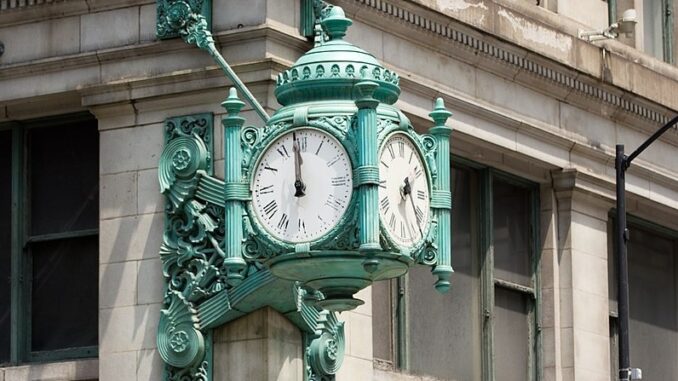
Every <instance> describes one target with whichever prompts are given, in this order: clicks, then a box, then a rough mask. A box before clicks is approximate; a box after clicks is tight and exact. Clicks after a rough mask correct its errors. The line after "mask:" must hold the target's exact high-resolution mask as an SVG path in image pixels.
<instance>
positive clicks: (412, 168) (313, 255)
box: [158, 0, 452, 381]
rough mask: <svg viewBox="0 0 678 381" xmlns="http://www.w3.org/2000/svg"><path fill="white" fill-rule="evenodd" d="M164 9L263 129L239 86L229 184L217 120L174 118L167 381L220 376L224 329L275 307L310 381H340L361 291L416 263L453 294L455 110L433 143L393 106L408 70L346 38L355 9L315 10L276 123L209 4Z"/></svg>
mask: <svg viewBox="0 0 678 381" xmlns="http://www.w3.org/2000/svg"><path fill="white" fill-rule="evenodd" d="M163 3H164V4H163V6H162V7H159V9H162V12H161V13H160V12H159V25H161V26H162V27H160V26H159V31H162V32H163V33H164V34H168V31H169V32H172V33H176V34H178V35H181V36H183V37H184V38H185V39H186V40H187V41H188V42H191V43H195V44H197V45H198V46H199V47H201V48H203V49H206V50H207V51H208V52H210V54H212V55H213V56H214V57H215V58H216V60H217V63H219V65H220V66H221V67H222V68H223V69H224V71H225V73H226V74H227V76H228V77H229V78H231V79H232V80H233V82H234V84H235V85H236V87H237V88H238V89H239V90H240V92H241V94H243V95H244V97H245V99H246V100H247V101H248V102H249V103H250V104H251V105H252V107H253V108H254V109H255V111H257V113H258V114H259V116H260V117H261V118H262V119H263V121H264V125H263V126H262V127H256V126H244V125H243V124H244V119H243V118H242V117H240V116H239V112H240V110H241V109H242V107H243V106H244V103H243V102H242V101H240V100H239V99H238V97H237V94H236V90H235V88H233V89H231V91H230V94H229V97H228V98H227V99H226V101H224V102H223V104H222V105H223V106H224V108H225V109H226V110H227V112H228V115H227V116H225V117H224V118H223V129H224V134H223V135H224V144H223V146H224V158H225V169H224V179H218V178H216V177H215V176H214V175H213V172H212V166H213V164H212V157H213V153H212V148H211V147H212V143H213V142H212V136H213V134H212V131H211V125H210V123H211V122H210V121H211V119H210V118H211V117H210V115H192V116H184V117H175V118H171V119H169V120H168V121H167V123H166V147H165V150H164V151H163V154H162V157H161V160H160V168H159V177H160V184H161V189H162V192H163V194H165V195H166V196H167V199H168V207H167V211H166V214H167V223H166V229H165V236H164V244H163V246H162V248H161V250H160V255H161V258H162V261H163V267H164V274H165V278H166V280H167V287H166V293H165V302H164V304H165V307H164V309H163V311H162V314H161V318H160V327H159V332H158V350H159V352H160V354H161V357H162V358H163V360H164V361H165V363H166V364H167V370H166V372H165V378H166V379H167V380H182V381H183V380H206V381H207V380H211V369H212V359H211V356H212V354H211V332H212V330H213V329H214V328H216V327H218V326H219V325H221V324H224V323H226V322H228V321H230V320H233V319H235V318H237V317H240V316H242V315H244V314H246V313H248V312H250V311H253V310H255V309H257V308H260V307H262V306H272V307H273V308H275V309H277V310H278V311H280V312H281V313H283V314H285V316H287V317H288V318H289V319H290V320H291V321H292V322H294V323H295V324H296V325H297V326H299V328H300V329H301V331H302V332H303V334H304V344H305V348H306V349H305V367H306V379H308V380H329V379H333V377H334V376H333V375H334V373H335V372H336V371H337V370H338V368H339V366H340V365H341V361H342V358H343V347H344V340H343V323H342V322H341V321H339V320H338V319H337V316H336V314H335V311H345V310H350V309H352V308H355V307H357V306H359V305H360V304H362V303H363V302H362V301H361V300H359V299H357V298H356V297H355V294H356V293H357V292H358V291H360V290H361V289H364V288H365V287H367V286H369V285H370V284H372V283H373V282H375V281H379V280H384V279H391V278H394V277H398V276H401V275H403V274H405V273H406V272H407V270H408V269H409V268H410V267H411V266H413V265H415V264H423V265H428V266H432V268H433V273H434V275H435V276H436V277H437V280H436V282H435V287H436V288H437V289H438V290H439V291H442V292H444V291H446V290H447V289H448V288H449V285H450V283H449V279H450V275H451V273H452V267H451V258H450V209H451V196H450V188H449V181H450V178H449V176H450V175H449V170H450V169H449V136H450V133H451V129H450V128H449V127H446V126H445V121H446V120H447V118H448V117H449V116H450V115H451V114H450V113H449V112H448V111H446V110H445V108H444V105H443V103H442V99H438V100H437V101H436V107H435V109H434V111H433V112H432V113H431V117H432V119H433V120H434V124H435V125H434V127H433V128H431V130H430V133H429V134H427V135H422V134H418V133H417V132H416V131H415V130H414V128H413V126H412V124H411V122H410V120H409V119H408V118H407V117H406V116H405V115H404V114H403V113H402V112H401V111H400V110H399V109H398V108H397V107H395V106H394V103H395V102H396V101H397V100H398V96H399V95H400V88H399V77H398V75H397V74H396V73H395V72H393V71H391V70H389V69H387V68H385V67H383V66H382V65H381V64H380V63H379V62H378V61H377V60H376V59H375V58H374V56H372V55H371V54H369V53H367V52H365V51H364V50H362V49H360V48H358V47H356V46H354V45H352V44H350V43H348V42H347V41H345V40H344V36H345V34H346V30H347V28H348V27H349V26H350V25H351V21H350V20H349V19H347V18H346V17H345V15H344V12H343V11H342V9H341V8H339V7H333V6H331V5H328V4H325V3H323V2H320V1H308V0H303V1H302V5H304V6H305V7H306V8H308V7H310V8H311V9H312V10H313V12H311V13H312V14H313V15H314V16H313V19H314V20H315V27H314V30H315V46H314V47H313V48H312V49H311V50H309V51H308V52H307V53H306V54H304V55H303V56H302V57H301V58H300V59H299V60H298V61H297V62H296V63H295V64H294V65H293V66H292V67H290V68H289V69H288V70H285V71H283V72H282V73H280V74H279V75H278V78H277V83H276V90H275V95H276V97H277V100H278V102H279V103H280V104H281V105H282V107H281V108H280V109H278V110H277V111H276V112H275V113H274V114H273V115H272V116H270V117H269V116H268V115H267V114H266V113H265V111H264V110H263V108H262V107H261V106H260V105H259V103H258V102H257V101H256V99H254V97H253V96H252V95H251V93H250V92H249V91H248V90H247V88H246V87H245V86H244V85H243V84H242V82H240V80H239V79H238V78H237V76H236V75H235V73H234V72H233V71H232V70H231V69H230V67H229V66H228V64H227V63H226V61H225V60H223V58H222V57H221V56H220V55H219V53H218V51H217V50H216V48H215V46H214V42H213V40H212V37H211V34H210V33H209V31H208V30H207V23H206V22H205V20H204V18H203V17H202V16H201V15H200V14H199V13H198V8H199V7H198V6H197V5H196V4H197V3H196V4H194V3H190V4H189V3H185V2H183V1H165V2H163ZM200 6H204V4H202V3H200ZM169 34H170V35H171V33H169Z"/></svg>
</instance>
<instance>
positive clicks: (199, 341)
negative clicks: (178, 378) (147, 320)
mask: <svg viewBox="0 0 678 381" xmlns="http://www.w3.org/2000/svg"><path fill="white" fill-rule="evenodd" d="M170 300H171V301H170V303H169V307H167V308H166V309H163V310H162V311H161V315H160V324H159V326H158V338H157V344H158V352H159V353H160V357H162V359H163V360H164V361H165V362H166V363H167V364H170V365H172V366H174V367H177V368H186V367H190V366H193V365H196V364H198V363H200V362H201V361H202V359H203V357H204V354H205V340H204V338H203V335H202V333H201V332H200V331H199V330H198V328H197V326H198V321H197V318H196V317H195V315H196V312H197V311H196V310H195V309H194V308H193V307H191V304H190V303H189V302H187V301H186V300H185V299H184V298H183V297H182V296H181V295H179V294H176V293H170Z"/></svg>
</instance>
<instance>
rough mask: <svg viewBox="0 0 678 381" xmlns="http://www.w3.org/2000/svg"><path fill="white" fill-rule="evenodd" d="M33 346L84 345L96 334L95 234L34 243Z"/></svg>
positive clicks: (94, 340)
mask: <svg viewBox="0 0 678 381" xmlns="http://www.w3.org/2000/svg"><path fill="white" fill-rule="evenodd" d="M31 247H32V254H33V294H32V303H33V304H32V309H33V310H32V321H33V328H32V345H31V349H32V350H33V351H46V350H54V349H62V348H74V347H83V346H90V345H96V344H97V338H98V332H97V330H98V322H97V317H98V291H97V290H98V279H99V276H98V274H99V266H98V259H99V255H98V237H97V236H91V237H83V238H74V239H67V240H59V241H51V242H42V243H36V244H32V245H31Z"/></svg>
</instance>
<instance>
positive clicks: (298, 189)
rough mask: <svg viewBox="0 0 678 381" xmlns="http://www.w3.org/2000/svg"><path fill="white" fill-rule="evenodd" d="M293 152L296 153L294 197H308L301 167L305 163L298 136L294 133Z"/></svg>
mask: <svg viewBox="0 0 678 381" xmlns="http://www.w3.org/2000/svg"><path fill="white" fill-rule="evenodd" d="M292 151H293V152H294V189H295V192H294V197H303V196H305V195H306V193H305V191H306V184H304V182H303V181H302V180H301V165H302V164H303V163H304V161H303V160H302V158H301V152H300V149H299V142H298V141H297V134H296V133H294V132H292Z"/></svg>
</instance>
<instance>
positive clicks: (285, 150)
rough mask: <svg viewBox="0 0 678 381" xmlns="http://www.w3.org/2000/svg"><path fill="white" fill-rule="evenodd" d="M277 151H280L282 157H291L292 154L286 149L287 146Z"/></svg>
mask: <svg viewBox="0 0 678 381" xmlns="http://www.w3.org/2000/svg"><path fill="white" fill-rule="evenodd" d="M281 149H282V151H281ZM276 151H278V153H279V154H280V156H282V157H290V154H289V153H288V152H287V148H285V146H280V148H278V149H277V150H276Z"/></svg>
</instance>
